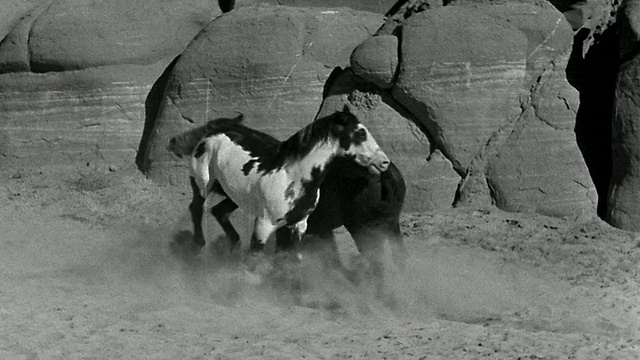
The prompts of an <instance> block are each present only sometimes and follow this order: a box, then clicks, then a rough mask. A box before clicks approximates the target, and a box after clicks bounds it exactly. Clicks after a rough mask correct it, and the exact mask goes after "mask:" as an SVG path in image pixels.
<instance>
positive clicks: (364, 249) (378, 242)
mask: <svg viewBox="0 0 640 360" xmlns="http://www.w3.org/2000/svg"><path fill="white" fill-rule="evenodd" d="M347 230H349V232H350V233H351V236H352V237H353V240H354V242H355V243H356V247H357V248H358V251H359V252H360V254H361V255H362V256H363V257H364V258H365V259H366V260H367V261H368V262H369V267H368V271H367V272H366V275H367V276H368V277H370V279H371V280H372V281H373V284H375V286H376V291H377V293H378V294H379V295H381V294H383V293H384V284H385V264H384V241H385V239H386V235H387V234H386V232H381V231H378V230H377V229H375V228H368V229H362V228H360V229H349V227H347Z"/></svg>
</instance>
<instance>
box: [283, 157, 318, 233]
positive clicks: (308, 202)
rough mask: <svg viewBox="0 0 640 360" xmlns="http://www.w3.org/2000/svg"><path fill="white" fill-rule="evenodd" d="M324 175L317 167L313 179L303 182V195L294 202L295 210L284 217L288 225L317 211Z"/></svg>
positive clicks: (312, 171) (313, 170)
mask: <svg viewBox="0 0 640 360" xmlns="http://www.w3.org/2000/svg"><path fill="white" fill-rule="evenodd" d="M324 175H325V171H324V170H322V169H321V168H320V167H317V166H316V167H314V168H313V169H312V170H311V179H309V180H306V181H305V180H303V181H302V192H301V194H302V195H301V196H300V197H299V198H297V199H296V200H295V201H294V202H293V208H292V209H291V210H289V211H288V212H287V213H286V214H285V215H284V220H285V222H286V223H287V225H291V224H295V223H297V222H299V221H300V220H302V219H304V217H305V216H307V215H309V214H310V213H311V212H312V211H313V209H315V207H316V201H317V200H318V199H317V198H316V195H317V194H318V189H319V188H320V184H321V183H322V180H323V179H324Z"/></svg>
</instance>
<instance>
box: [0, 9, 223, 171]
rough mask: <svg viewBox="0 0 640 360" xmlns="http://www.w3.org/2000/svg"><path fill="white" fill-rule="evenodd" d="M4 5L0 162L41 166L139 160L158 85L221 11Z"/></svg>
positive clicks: (0, 34)
mask: <svg viewBox="0 0 640 360" xmlns="http://www.w3.org/2000/svg"><path fill="white" fill-rule="evenodd" d="M5 3H6V2H5ZM5 3H3V5H2V11H1V13H2V17H1V18H0V21H2V24H0V31H1V32H0V38H1V39H2V41H0V137H2V138H3V139H6V140H7V143H5V144H3V147H2V150H1V151H2V154H0V159H3V160H2V161H18V162H21V163H25V164H34V165H45V164H47V165H48V164H51V165H55V164H61V163H65V164H73V163H76V162H77V163H86V162H87V161H105V162H120V161H122V160H123V159H125V158H126V159H133V158H134V157H135V155H136V152H137V147H138V145H139V142H140V134H141V133H142V129H143V126H144V121H145V100H146V98H147V96H148V93H149V90H150V89H151V87H152V85H153V83H154V82H155V81H156V80H157V79H158V77H159V76H160V75H161V74H162V72H163V71H164V69H165V68H166V66H167V64H169V63H170V62H171V61H172V59H173V58H174V57H176V56H177V55H179V54H180V53H181V52H182V50H183V49H184V48H185V47H186V46H187V44H188V43H189V41H191V39H192V38H193V37H194V36H195V35H196V34H197V33H198V32H199V31H200V29H201V28H202V27H203V26H204V25H205V24H207V23H208V22H209V21H210V20H211V19H212V18H214V17H215V16H216V15H218V14H220V10H219V9H218V8H217V5H216V4H213V3H212V2H211V1H209V0H187V1H180V2H170V3H167V2H165V1H155V0H152V1H146V0H145V1H142V0H134V1H129V0H127V1H108V2H105V1H102V2H87V1H82V0H69V1H55V0H54V1H28V2H24V1H21V2H12V1H9V2H8V3H9V5H8V7H7V6H5V5H6V4H5Z"/></svg>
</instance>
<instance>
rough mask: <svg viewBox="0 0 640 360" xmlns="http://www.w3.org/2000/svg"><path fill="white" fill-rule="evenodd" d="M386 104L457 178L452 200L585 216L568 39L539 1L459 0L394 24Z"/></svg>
mask: <svg viewBox="0 0 640 360" xmlns="http://www.w3.org/2000/svg"><path fill="white" fill-rule="evenodd" d="M401 26H402V30H401V31H399V32H396V33H398V34H399V35H400V36H401V37H402V38H401V40H400V44H401V45H400V49H399V54H400V55H399V58H400V59H401V61H400V64H399V70H398V75H397V80H396V83H395V86H394V87H393V89H392V94H393V97H394V98H395V99H396V100H397V101H398V102H400V103H401V104H402V105H403V106H404V107H406V108H407V109H408V110H409V111H410V112H411V113H413V115H414V116H415V117H416V118H417V119H418V120H419V121H420V122H421V123H422V125H423V126H424V128H426V129H427V131H428V132H429V133H430V135H431V138H432V139H433V141H434V144H435V146H436V147H437V148H439V149H440V150H441V152H442V154H444V155H445V156H446V157H447V158H448V159H449V160H450V161H451V163H452V164H453V166H454V168H455V169H456V171H457V173H459V174H464V175H465V178H464V179H463V180H462V181H461V183H460V187H459V193H458V195H459V197H458V199H459V200H460V201H462V200H464V203H473V204H476V205H483V204H484V205H488V204H489V202H491V203H495V204H496V205H497V206H498V207H500V208H502V209H505V210H510V211H536V212H540V213H544V214H549V215H554V216H561V217H578V216H581V215H585V216H592V215H593V214H594V213H595V207H596V205H595V204H596V201H597V199H596V193H595V188H594V185H593V182H592V181H591V179H590V178H589V173H588V169H587V167H586V165H585V163H584V160H583V158H582V155H581V153H580V150H579V148H578V146H577V143H576V138H575V134H574V132H573V129H574V127H575V116H576V111H577V108H578V93H577V91H576V90H575V89H574V88H573V87H571V85H570V84H569V83H568V82H567V80H566V77H565V75H564V69H565V68H566V65H567V61H568V59H569V55H570V53H571V50H572V37H573V33H572V30H571V27H570V26H569V24H568V23H567V22H566V20H565V19H564V17H563V15H562V14H561V13H560V12H558V11H557V10H556V9H555V8H553V7H552V6H551V5H549V4H546V3H542V2H526V1H523V2H514V3H506V4H498V5H487V4H477V3H474V2H461V3H459V4H457V5H454V6H446V7H440V8H435V9H431V10H428V11H423V12H418V13H415V14H413V15H412V16H410V17H409V18H408V19H407V20H406V21H404V22H403V23H402V25H401Z"/></svg>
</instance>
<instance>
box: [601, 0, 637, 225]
mask: <svg viewBox="0 0 640 360" xmlns="http://www.w3.org/2000/svg"><path fill="white" fill-rule="evenodd" d="M639 5H640V4H638V1H635V0H631V1H629V0H627V1H624V2H623V4H622V6H621V11H620V13H619V14H618V20H619V21H618V23H619V24H620V27H619V29H618V30H619V41H620V42H619V46H620V57H621V58H622V59H623V60H627V61H625V62H624V63H623V64H622V65H621V66H620V68H619V71H618V75H617V81H616V84H615V96H614V115H613V124H612V145H613V146H612V150H613V151H612V165H613V167H612V174H611V183H610V187H609V202H608V208H607V214H606V220H607V221H608V222H609V223H610V224H611V225H613V226H615V227H619V228H621V229H625V230H633V231H640V202H638V197H639V196H640V160H639V159H640V149H639V147H638V144H640V130H638V129H639V128H640V124H639V121H640V103H639V102H638V98H639V97H640V55H638V48H639V46H640V33H639V29H640V6H639Z"/></svg>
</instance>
